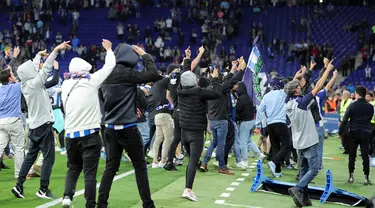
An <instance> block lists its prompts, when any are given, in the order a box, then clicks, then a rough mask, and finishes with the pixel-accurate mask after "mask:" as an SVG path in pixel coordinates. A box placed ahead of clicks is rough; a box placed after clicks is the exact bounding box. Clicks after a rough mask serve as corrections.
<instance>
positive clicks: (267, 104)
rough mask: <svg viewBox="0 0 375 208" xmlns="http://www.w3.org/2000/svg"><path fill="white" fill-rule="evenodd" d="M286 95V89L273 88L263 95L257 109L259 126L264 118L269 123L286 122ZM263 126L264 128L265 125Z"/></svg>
mask: <svg viewBox="0 0 375 208" xmlns="http://www.w3.org/2000/svg"><path fill="white" fill-rule="evenodd" d="M286 97H287V96H286V94H285V93H284V90H273V91H271V92H269V93H267V94H266V95H265V96H264V97H263V99H262V101H261V102H260V105H259V106H258V110H257V119H256V120H257V127H261V123H262V120H263V119H264V118H266V120H267V125H270V124H273V123H285V124H286V113H285V107H284V106H285V99H286ZM262 127H263V128H264V127H265V126H262Z"/></svg>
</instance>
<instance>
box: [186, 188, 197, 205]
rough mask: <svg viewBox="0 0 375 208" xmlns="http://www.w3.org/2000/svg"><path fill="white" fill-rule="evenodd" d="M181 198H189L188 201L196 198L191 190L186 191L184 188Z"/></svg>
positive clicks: (195, 200)
mask: <svg viewBox="0 0 375 208" xmlns="http://www.w3.org/2000/svg"><path fill="white" fill-rule="evenodd" d="M182 198H185V199H189V200H190V201H194V202H197V201H198V198H197V196H195V193H194V192H193V191H188V190H186V189H185V191H184V193H183V194H182Z"/></svg>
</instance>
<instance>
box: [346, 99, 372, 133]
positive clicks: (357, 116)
mask: <svg viewBox="0 0 375 208" xmlns="http://www.w3.org/2000/svg"><path fill="white" fill-rule="evenodd" d="M373 115H374V107H373V106H372V105H371V104H370V103H367V102H366V100H365V99H364V98H362V99H358V100H357V101H355V102H353V103H351V104H350V105H349V107H348V109H347V110H346V113H345V115H344V118H343V119H342V123H341V125H340V129H339V134H340V135H341V134H342V133H344V132H345V127H346V126H347V125H348V128H349V131H356V130H360V131H365V132H368V133H371V132H372V130H373V128H372V125H371V119H372V116H373ZM349 119H350V121H349Z"/></svg>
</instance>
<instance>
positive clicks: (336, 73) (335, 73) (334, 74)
mask: <svg viewBox="0 0 375 208" xmlns="http://www.w3.org/2000/svg"><path fill="white" fill-rule="evenodd" d="M338 74H339V73H338V72H337V69H335V71H333V75H332V78H333V79H336V77H337V75H338Z"/></svg>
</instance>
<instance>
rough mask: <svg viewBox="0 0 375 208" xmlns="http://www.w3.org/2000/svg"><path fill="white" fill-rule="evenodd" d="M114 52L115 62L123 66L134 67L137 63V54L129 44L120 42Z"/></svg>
mask: <svg viewBox="0 0 375 208" xmlns="http://www.w3.org/2000/svg"><path fill="white" fill-rule="evenodd" d="M114 54H115V56H116V63H117V64H122V65H125V66H130V67H135V66H136V65H137V62H138V59H139V56H138V54H137V53H136V52H134V50H133V48H132V47H131V45H128V44H125V43H123V44H120V45H118V46H117V47H116V49H115V51H114Z"/></svg>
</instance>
